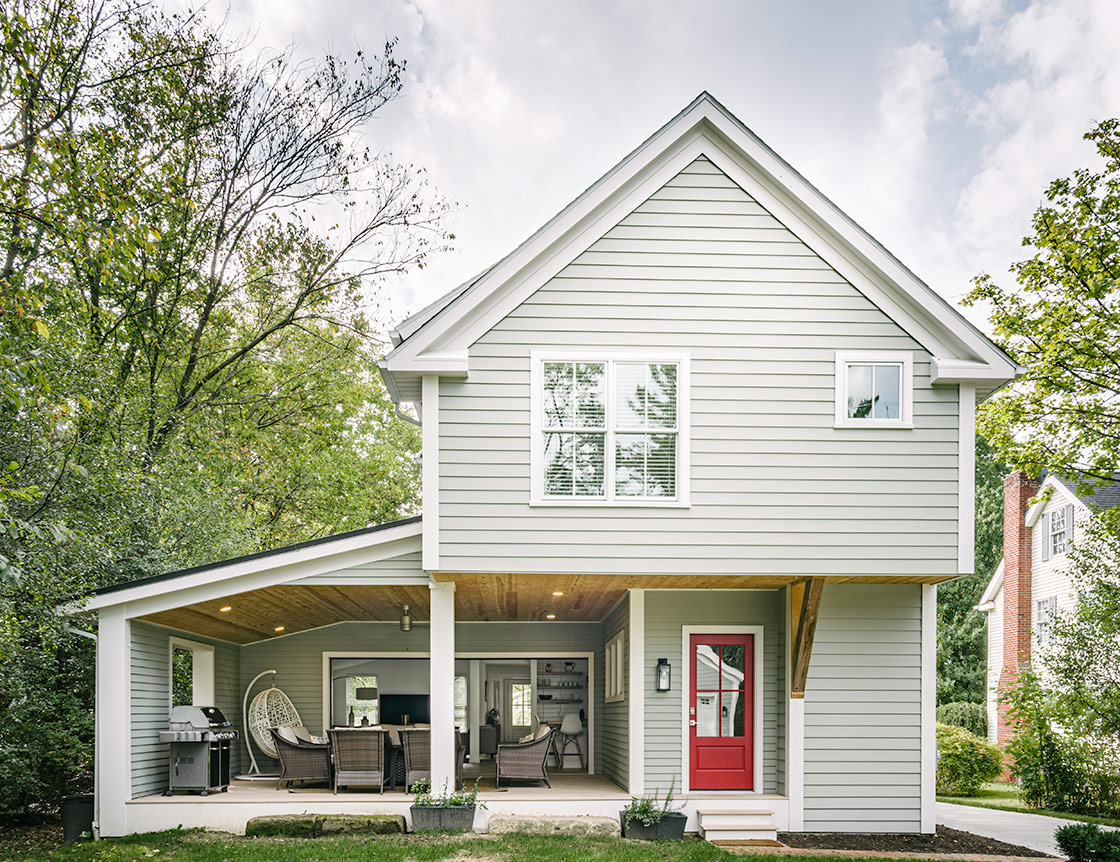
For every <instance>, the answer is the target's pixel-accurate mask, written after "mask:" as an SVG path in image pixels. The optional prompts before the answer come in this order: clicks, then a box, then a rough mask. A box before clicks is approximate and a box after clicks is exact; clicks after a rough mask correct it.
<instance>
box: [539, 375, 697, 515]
mask: <svg viewBox="0 0 1120 862" xmlns="http://www.w3.org/2000/svg"><path fill="white" fill-rule="evenodd" d="M532 362H533V373H532V389H533V398H532V411H533V413H532V437H533V440H532V446H533V452H532V464H533V471H532V472H533V488H532V499H531V502H533V503H536V504H559V505H579V504H592V505H594V504H613V505H687V501H688V357H687V355H685V354H657V355H650V356H645V355H642V356H637V355H622V354H602V355H594V354H582V353H540V354H538V353H534V354H533V358H532Z"/></svg>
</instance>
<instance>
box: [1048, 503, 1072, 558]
mask: <svg viewBox="0 0 1120 862" xmlns="http://www.w3.org/2000/svg"><path fill="white" fill-rule="evenodd" d="M1067 526H1068V525H1067V524H1066V507H1065V506H1063V507H1062V508H1060V509H1055V510H1054V511H1053V512H1051V513H1050V530H1049V535H1048V536H1047V541H1048V542H1049V543H1050V556H1052V557H1056V556H1058V554H1064V553H1065V552H1066V537H1067V535H1068V533H1067V529H1066V528H1067Z"/></svg>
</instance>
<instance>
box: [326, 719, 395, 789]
mask: <svg viewBox="0 0 1120 862" xmlns="http://www.w3.org/2000/svg"><path fill="white" fill-rule="evenodd" d="M328 733H329V734H330V738H331V751H332V752H333V753H334V781H333V782H332V785H333V787H334V792H335V793H338V788H339V787H340V786H341V787H352V786H357V787H373V786H376V787H377V792H378V793H381V792H383V791H384V789H385V733H384V732H383V731H380V730H366V729H365V728H357V727H348V728H334V729H332V730H330V731H328Z"/></svg>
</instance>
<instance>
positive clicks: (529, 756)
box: [494, 725, 553, 787]
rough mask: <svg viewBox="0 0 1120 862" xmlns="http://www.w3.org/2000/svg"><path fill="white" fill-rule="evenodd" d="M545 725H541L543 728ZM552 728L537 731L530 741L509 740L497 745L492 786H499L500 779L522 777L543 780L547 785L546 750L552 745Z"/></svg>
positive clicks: (542, 728)
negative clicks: (536, 734)
mask: <svg viewBox="0 0 1120 862" xmlns="http://www.w3.org/2000/svg"><path fill="white" fill-rule="evenodd" d="M545 727H546V725H542V727H541V730H544V729H545ZM552 734H553V729H552V728H551V727H549V728H548V729H547V731H546V732H544V733H539V735H538V736H537V737H536V739H534V740H532V741H531V742H509V743H505V744H503V745H499V746H498V756H497V758H496V759H497V765H496V769H495V775H494V786H495V787H499V786H501V783H502V779H503V778H506V779H513V778H523V779H525V780H527V781H543V782H544V783H545V784H546V785H547V786H548V787H552V782H551V781H549V780H548V769H547V768H546V763H547V761H548V750H549V747H550V746H551V745H552Z"/></svg>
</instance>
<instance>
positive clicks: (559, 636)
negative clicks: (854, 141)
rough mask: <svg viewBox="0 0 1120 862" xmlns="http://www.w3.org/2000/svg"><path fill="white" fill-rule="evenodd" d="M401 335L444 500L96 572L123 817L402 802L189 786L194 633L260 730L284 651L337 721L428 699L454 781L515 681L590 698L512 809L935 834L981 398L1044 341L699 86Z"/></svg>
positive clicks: (200, 694)
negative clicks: (854, 206) (185, 767)
mask: <svg viewBox="0 0 1120 862" xmlns="http://www.w3.org/2000/svg"><path fill="white" fill-rule="evenodd" d="M594 134H595V130H594V129H589V130H588V135H589V136H592V135H594ZM393 342H394V349H393V350H392V352H391V353H390V354H389V355H388V356H387V357H386V358H385V359H384V360H383V361H382V363H381V370H382V373H383V376H384V378H385V382H386V384H387V387H388V389H389V392H390V393H391V395H392V397H393V399H394V400H395V401H397V402H398V403H401V404H411V405H414V407H415V410H416V412H417V414H418V415H419V417H420V421H421V422H422V426H423V433H422V439H423V515H422V519H419V518H414V519H409V520H407V521H401V522H397V523H395V524H388V525H382V526H379V527H375V528H369V529H366V530H359V531H356V532H353V533H347V534H344V535H341V536H335V537H330V538H328V539H324V540H320V541H316V542H311V543H305V544H303V545H297V546H293V547H290V548H279V549H276V550H274V551H270V552H267V553H264V554H255V555H252V556H249V557H245V558H241V559H237V560H228V561H223V562H220V563H215V564H213V565H209V566H203V567H200V568H198V569H192V570H188V571H185V572H177V573H169V574H167V575H164V576H161V577H158V578H152V579H149V580H146V581H139V582H135V583H130V584H122V585H119V586H117V587H112V588H108V589H104V590H101V591H99V592H98V593H97V594H95V595H94V596H92V597H91V598H90V599H89V600H88V602H86V604H85V605H84V609H85V610H87V611H89V610H93V611H96V612H97V613H98V614H99V643H98V692H97V720H98V743H97V746H98V747H97V755H98V756H97V764H98V771H97V817H98V825H99V828H100V831H101V834H104V835H119V834H123V833H130V832H138V831H144V830H148V829H155V828H169V827H174V826H176V825H178V824H183V825H185V826H211V827H215V828H227V829H234V830H238V829H242V828H244V824H245V821H246V819H247V818H249V817H251V816H254V815H256V814H266V813H281V812H288V811H292V812H295V811H319V812H330V811H348V812H376V811H401V812H406V811H407V808H408V798H407V796H406V795H405V794H402V793H399V792H395V793H394V792H387V793H385V794H384V795H381V796H379V795H377V794H368V793H339V794H338V795H337V796H334V795H332V794H330V793H326V792H322V793H317V792H314V791H306V792H302V793H299V794H287V793H284V792H276V791H275V790H273V789H272V788H271V787H270V786H268V785H262V784H259V783H258V784H255V785H253V784H250V783H249V782H244V781H235V782H234V786H233V787H231V789H230V791H229V793H228V794H214V795H211V796H209V797H207V798H205V799H203V798H200V797H184V796H175V797H170V798H165V797H163V796H161V795H159V794H160V791H162V790H163V789H164V788H165V787H166V783H167V782H166V776H167V769H168V752H167V746H166V745H162V744H160V743H159V740H158V731H159V729H160V728H161V727H163V726H164V725H165V724H166V721H167V708H168V706H169V704H170V700H171V691H172V689H171V686H170V682H169V680H170V659H171V654H172V650H173V649H175V648H179V649H188V650H192V651H193V654H194V655H195V657H196V658H197V659H198V661H197V663H196V665H195V667H196V668H202V669H203V671H202V672H201V673H200V674H196V680H195V685H194V689H193V693H192V694H191V699H192V700H194V701H196V702H199V703H201V702H206V701H212V702H214V703H216V704H217V705H218V706H219V707H220V708H221V709H222V710H223V712H225V714H226V715H227V717H229V718H231V719H232V720H233V721H234V722H235V724H236V725H238V726H239V727H241V729H244V728H243V726H242V718H241V715H242V712H241V704H242V696H243V692H245V690H246V689H247V688H248V689H250V690H251V691H250V694H254V695H255V693H256V692H257V691H259V690H260V688H261V687H262V686H265V685H266V684H267V682H268V681H269V679H270V677H269V676H268V675H267V672H268V671H270V670H275V681H276V685H277V686H278V687H280V688H282V689H283V690H284V691H285V692H286V693H287V694H288V696H289V697H290V698H291V701H292V703H293V704H294V705H295V707H296V708H297V709H298V711H299V714H300V716H301V719H302V722H303V724H304V725H305V726H306V727H308V728H310V730H311V732H312V733H316V734H317V733H321V732H322V731H323V730H325V729H327V728H329V727H331V726H332V725H333V724H337V723H339V721H340V720H345V719H346V718H348V715H349V711H350V710H351V709H355V708H356V709H357V710H358V711H361V713H362V714H363V715H366V716H367V717H368V716H376V720H377V721H382V722H386V723H391V721H390V712H391V711H393V716H396V717H400V716H398V715H397V714H398V713H402V712H406V711H411V712H412V714H413V719H415V717H416V716H417V715H421V716H423V718H425V719H427V721H426V722H424V723H425V724H430V730H431V773H432V777H433V781H434V783H435V785H436V786H437V787H439V786H441V785H442V783H443V782H444V781H450V780H451V779H452V777H453V776H454V770H455V756H456V748H455V737H454V734H453V728H454V727H455V726H458V727H460V728H461V729H462V730H463V731H465V732H468V733H469V743H468V747H469V754H470V761H471V762H470V763H469V764H468V767H467V768H468V770H470V771H471V773H472V774H477V775H484V773H485V771H486V770H487V769H492V766H490V761H489V760H487V759H485V758H484V757H483V751H482V748H481V745H482V743H481V741H480V740H481V738H482V737H483V736H484V734H483V733H482V732H481V731H482V730H483V729H485V730H486V734H485V735H486V737H488V739H492V738H493V737H494V736H495V732H494V731H493V729H492V728H493V726H489V727H487V728H482V727H481V726H480V725H481V724H482V722H483V717H484V716H485V715H486V714H487V712H488V711H489V710H491V709H493V710H496V711H497V712H498V713H500V714H501V716H502V720H503V723H502V727H501V731H500V733H501V738H502V739H509V738H515V737H516V736H517V735H519V734H520V733H521V732H523V731H531V730H532V729H533V727H534V726H536V725H537V724H539V723H541V722H556V721H559V720H561V719H562V718H564V717H565V716H566V717H568V718H569V723H571V721H573V720H574V719H573V716H575V717H578V719H579V727H580V734H579V738H580V741H581V742H582V743H583V747H584V750H585V752H586V755H587V757H586V761H584V760H582V759H580V758H576V757H575V754H574V753H571V754H569V755H568V756H567V757H565V758H564V759H563V761H562V766H563V771H559V770H555V766H554V775H553V785H554V786H553V789H551V790H550V789H549V788H547V787H545V786H543V785H540V786H532V785H529V784H524V783H522V784H519V785H516V786H514V787H513V788H512V789H510V790H508V791H504V792H501V793H493V792H486V793H484V794H483V798H484V799H485V800H486V802H487V805H488V806H489V812H490V813H500V812H522V813H535V814H549V813H551V814H589V813H604V814H609V815H610V816H617V812H618V810H619V808H620V803H622V804H624V803H625V800H626V799H627V798H628V796H629V795H630V794H642V793H648V792H653V791H655V790H660V791H661V792H664V791H666V790H668V788H669V787H670V785H671V784H672V785H673V786H675V788H676V791H677V795H678V797H679V799H680V800H681V801H682V802H683V803H684V805H685V811H686V812H687V814H688V817H689V821H688V824H689V828H690V829H700V831H702V832H703V833H705V834H706V835H708V836H709V837H711V836H713V835H716V836H719V837H740V838H742V837H762V836H764V835H765V834H768V833H769V834H772V833H773V831H774V830H775V829H783V830H784V829H789V830H795V831H796V830H811V831H825V832H831V831H877V832H932V831H933V829H934V825H935V821H934V795H933V791H934V783H933V777H934V765H935V756H936V750H935V742H934V691H935V678H934V677H935V667H936V663H935V650H936V632H935V625H936V585H937V584H938V583H940V582H944V581H947V580H950V579H953V578H956V577H958V576H959V575H961V574H967V573H971V572H972V569H973V544H972V543H973V518H974V513H973V509H974V506H973V500H974V487H973V475H974V462H973V458H974V440H973V415H974V408H975V405H976V403H977V401H978V400H980V399H983V398H985V397H987V395H988V394H990V393H991V392H992V391H993V390H994V389H996V388H998V387H999V386H1001V385H1003V384H1004V383H1006V382H1007V381H1009V380H1010V379H1012V378H1013V377H1014V376H1015V374H1016V373H1017V370H1018V369H1017V368H1016V366H1015V364H1014V363H1013V362H1012V361H1011V360H1010V359H1009V358H1008V357H1007V356H1006V355H1005V354H1003V353H1002V352H1001V351H1000V350H998V349H997V348H996V347H995V346H994V345H993V344H992V343H991V342H990V341H988V339H987V338H985V337H984V336H983V335H982V334H981V333H980V332H979V331H977V330H976V329H975V328H974V327H972V326H971V325H970V324H968V323H967V322H966V321H965V320H964V318H963V317H961V315H960V314H959V313H958V312H957V311H956V310H955V309H954V308H952V307H951V306H950V305H949V304H948V303H947V302H946V301H945V300H944V299H942V298H941V296H940V295H938V293H937V292H935V291H934V290H933V289H931V288H930V287H928V286H927V285H925V284H924V283H922V282H921V281H920V280H919V279H918V278H917V277H916V276H915V275H914V274H913V273H912V272H910V271H909V270H908V269H906V268H905V267H904V266H903V265H902V264H901V263H900V262H899V261H898V260H896V259H895V258H894V257H893V256H891V255H890V254H889V253H888V252H887V251H886V250H885V249H884V248H883V247H882V246H880V245H879V244H878V243H877V242H876V241H875V240H874V239H873V238H872V237H870V236H869V235H868V234H867V233H865V232H864V231H863V230H861V229H860V228H859V227H858V226H857V225H856V224H855V223H854V222H852V221H851V219H849V218H848V217H847V216H845V215H844V214H843V213H842V212H840V210H838V209H837V208H836V206H835V205H834V204H832V203H831V202H830V201H828V200H827V199H826V198H825V197H824V196H823V195H822V194H821V193H820V192H819V191H818V190H817V189H816V188H814V187H813V186H812V185H810V184H809V183H808V182H807V181H806V180H805V179H804V178H803V177H801V176H800V175H799V174H798V173H797V172H796V171H795V170H794V169H793V168H792V167H790V166H789V165H788V164H787V163H786V162H784V161H783V160H782V159H781V158H780V157H779V156H778V155H777V154H776V153H774V152H773V151H772V150H770V149H769V148H768V147H767V146H766V145H765V144H764V143H763V142H762V141H761V140H759V138H758V137H756V136H755V135H754V134H753V133H752V132H751V131H750V130H748V129H747V128H746V127H745V126H744V125H743V124H742V123H741V122H740V121H739V120H737V119H736V118H735V117H733V116H732V115H731V114H730V113H729V112H728V111H727V110H726V109H725V108H723V107H722V106H721V105H720V104H719V103H717V102H716V101H715V100H714V99H712V98H711V97H710V96H709V95H707V94H702V95H701V96H699V97H698V98H697V99H696V100H695V101H694V102H692V103H691V104H690V105H688V106H687V107H686V108H685V109H684V110H683V111H682V112H681V113H680V114H679V115H677V116H676V117H674V118H673V119H672V120H671V121H670V122H669V123H668V124H667V125H665V126H664V127H663V128H662V129H660V130H659V131H658V132H656V133H655V134H654V135H653V136H652V137H651V138H649V139H648V140H647V141H646V142H645V143H643V144H642V145H641V146H640V147H638V148H637V149H636V150H634V151H633V152H632V153H630V155H628V156H627V157H626V158H625V159H623V160H622V161H621V162H620V163H619V164H618V165H617V166H615V167H614V168H612V169H611V170H610V171H609V172H608V173H607V174H606V175H605V176H603V178H602V179H600V180H599V181H598V182H597V183H595V184H594V185H593V186H592V187H591V188H590V189H588V190H587V191H586V192H584V193H583V194H582V195H581V196H580V197H579V198H577V199H576V200H575V201H574V202H573V203H572V204H570V205H569V206H568V207H567V208H565V209H564V210H563V211H562V212H560V213H559V214H558V215H557V216H556V217H555V218H553V219H552V220H551V221H550V222H548V224H546V225H545V226H544V227H543V228H541V229H540V230H539V231H537V232H536V233H534V234H532V235H531V236H530V237H529V239H527V240H526V241H525V242H524V243H523V244H522V245H521V246H520V247H518V248H517V249H516V250H514V251H513V252H512V253H511V254H510V255H509V256H508V257H506V258H504V259H503V260H501V261H499V262H498V263H496V264H495V265H494V266H493V267H491V268H490V269H488V270H486V272H484V273H483V274H482V275H480V276H478V277H477V278H475V279H473V280H472V281H470V282H468V283H466V284H464V285H462V286H461V287H459V288H457V289H456V290H454V291H452V292H451V293H450V294H448V295H447V296H446V297H444V298H443V299H442V300H440V301H439V302H437V303H435V304H434V305H432V306H430V307H429V308H427V309H425V310H423V311H421V312H419V313H418V314H416V315H414V316H413V317H411V318H409V319H408V320H407V321H405V322H404V323H402V324H401V325H400V326H399V327H398V329H397V330H396V332H395V333H394V334H393ZM404 606H408V612H407V618H406V615H405V610H404ZM410 622H411V625H408V624H407V623H410ZM406 629H407V630H406ZM717 667H718V671H717ZM262 673H264V674H265V677H264V681H263V682H259V683H256V687H254V681H255V680H257V678H258V675H260V674H262ZM360 692H365V694H359V693H360ZM371 692H372V694H371ZM374 698H379V699H380V700H376V701H375V700H374ZM387 698H389V699H388V700H387ZM374 703H376V704H377V707H376V710H375V708H374V706H373V704H374ZM402 704H410V706H407V707H405V706H402ZM382 713H384V715H382ZM243 736H244V734H243ZM572 751H573V752H574V751H575V749H574V748H573V749H572ZM248 753H249V752H248V751H247V750H246V749H245V748H244V744H243V743H242V747H241V749H240V750H239V751H237V752H235V757H236V758H237V761H238V762H237V764H236V765H237V767H238V768H240V769H244V768H246V766H247V765H248V757H247V755H248ZM549 762H550V763H553V764H554V765H555V763H556V761H555V760H550V761H549ZM271 764H272V761H270V760H267V759H266V766H268V765H271ZM565 782H567V788H568V789H567V790H565V789H564V786H563V785H564V783H565ZM717 812H722V813H717ZM727 812H731V814H728V813H727ZM478 817H479V819H478V821H477V825H478V826H479V827H482V826H484V824H485V822H486V813H485V812H481V811H480V812H479V815H478ZM705 818H707V819H705Z"/></svg>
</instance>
